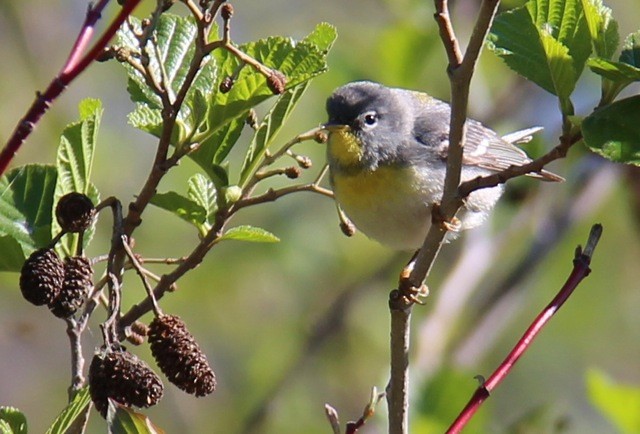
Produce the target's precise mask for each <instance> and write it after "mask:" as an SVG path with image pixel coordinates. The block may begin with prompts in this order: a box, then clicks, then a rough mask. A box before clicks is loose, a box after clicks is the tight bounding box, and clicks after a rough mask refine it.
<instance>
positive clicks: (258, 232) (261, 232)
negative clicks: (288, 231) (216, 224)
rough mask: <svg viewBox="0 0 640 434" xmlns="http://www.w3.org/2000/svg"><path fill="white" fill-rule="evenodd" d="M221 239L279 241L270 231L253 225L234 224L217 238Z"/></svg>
mask: <svg viewBox="0 0 640 434" xmlns="http://www.w3.org/2000/svg"><path fill="white" fill-rule="evenodd" d="M219 240H220V241H222V240H240V241H249V242H254V243H277V242H279V241H280V238H278V237H276V236H275V235H273V234H272V233H271V232H269V231H267V230H265V229H262V228H257V227H254V226H246V225H245V226H236V227H234V228H231V229H229V230H227V232H225V233H224V235H222V236H221V237H220V238H219Z"/></svg>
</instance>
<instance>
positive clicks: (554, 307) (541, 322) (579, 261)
mask: <svg viewBox="0 0 640 434" xmlns="http://www.w3.org/2000/svg"><path fill="white" fill-rule="evenodd" d="M600 235H602V226H601V225H599V224H596V225H594V226H593V227H592V228H591V233H590V234H589V239H588V240H587V245H586V247H585V249H584V250H582V248H581V247H580V246H578V248H577V249H576V254H575V257H574V259H573V270H572V271H571V274H570V275H569V277H568V278H567V281H566V282H565V284H564V286H563V287H562V288H561V289H560V291H559V292H558V294H557V295H556V296H555V297H554V299H553V300H552V301H551V302H550V303H549V304H548V305H547V307H545V308H544V309H543V310H542V312H540V313H539V314H538V316H537V317H536V319H535V320H534V321H533V322H532V323H531V325H530V326H529V328H528V329H527V331H526V332H525V333H524V334H523V335H522V337H521V338H520V340H519V341H518V343H517V344H516V345H515V347H514V348H513V349H512V350H511V352H510V353H509V354H508V355H507V357H506V358H505V359H504V360H503V361H502V363H501V364H500V366H498V369H496V370H495V371H494V372H493V374H491V376H490V377H489V378H488V379H487V380H486V381H485V382H484V383H483V384H481V385H480V386H479V387H478V388H477V389H476V391H475V392H474V394H473V396H472V397H471V399H470V400H469V402H468V403H467V405H466V406H465V407H464V409H463V410H462V412H460V415H458V417H457V418H456V420H455V421H454V422H453V424H451V426H450V427H449V429H448V430H447V433H451V434H453V433H459V432H460V431H461V430H462V428H464V427H465V425H466V424H467V423H468V422H469V420H471V417H473V415H474V414H475V412H476V411H477V410H478V409H479V408H480V406H481V405H482V403H483V402H484V401H485V400H486V399H487V398H488V397H489V395H490V393H491V391H493V389H495V388H496V387H497V386H498V384H500V382H502V380H504V379H505V378H506V376H507V375H508V374H509V372H510V371H511V369H512V368H513V366H514V365H515V363H516V362H517V361H518V359H520V357H521V356H522V355H523V354H524V352H525V351H526V350H527V349H528V348H529V347H530V346H531V343H532V342H533V340H534V339H535V338H536V336H538V333H540V331H541V330H542V328H543V327H544V326H545V325H546V324H547V323H548V322H549V320H550V319H551V317H553V315H554V314H555V313H556V312H557V311H558V309H560V307H561V306H562V305H563V304H564V302H565V301H567V299H568V298H569V297H570V296H571V294H572V293H573V291H574V290H575V289H576V287H577V286H578V284H579V283H580V282H581V281H582V279H584V278H585V277H587V276H588V275H589V273H590V272H591V269H590V268H589V264H590V263H591V257H592V256H593V251H594V249H595V247H596V245H597V243H598V240H599V239H600Z"/></svg>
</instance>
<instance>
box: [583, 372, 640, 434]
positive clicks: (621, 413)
mask: <svg viewBox="0 0 640 434" xmlns="http://www.w3.org/2000/svg"><path fill="white" fill-rule="evenodd" d="M587 391H588V393H589V400H590V401H591V403H592V404H593V405H594V406H595V407H596V408H598V410H600V411H601V412H602V414H603V415H604V416H605V417H606V418H607V419H608V420H609V421H610V422H611V423H613V424H614V425H615V426H616V427H617V428H618V430H619V431H618V432H620V433H622V434H633V433H638V432H640V412H639V411H638V409H639V408H640V387H637V386H635V387H634V386H626V385H622V384H616V383H615V382H614V381H612V380H611V379H610V378H608V377H607V375H605V373H603V372H600V371H597V370H595V369H591V370H589V372H587Z"/></svg>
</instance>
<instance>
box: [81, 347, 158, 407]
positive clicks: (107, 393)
mask: <svg viewBox="0 0 640 434" xmlns="http://www.w3.org/2000/svg"><path fill="white" fill-rule="evenodd" d="M89 392H90V394H91V399H92V400H93V404H94V405H95V406H96V409H97V410H98V411H99V412H100V414H102V416H103V417H106V415H107V409H108V408H109V401H108V398H111V399H113V400H114V401H116V402H118V403H120V404H122V405H124V406H126V407H131V406H136V407H150V406H152V405H156V404H157V403H158V401H160V399H161V398H162V394H163V392H164V386H163V385H162V382H161V381H160V378H159V377H158V376H157V375H156V374H155V372H153V371H152V370H151V368H150V367H149V366H148V365H147V364H146V363H145V362H143V361H142V360H140V359H138V358H137V357H136V356H134V355H133V354H131V353H129V352H128V351H110V352H107V353H99V354H96V355H95V356H93V360H92V361H91V366H90V367H89Z"/></svg>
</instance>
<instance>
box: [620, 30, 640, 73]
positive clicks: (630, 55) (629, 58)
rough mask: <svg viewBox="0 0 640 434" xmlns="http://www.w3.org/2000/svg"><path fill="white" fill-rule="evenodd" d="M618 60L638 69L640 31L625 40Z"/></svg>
mask: <svg viewBox="0 0 640 434" xmlns="http://www.w3.org/2000/svg"><path fill="white" fill-rule="evenodd" d="M619 60H620V62H622V63H626V64H628V65H631V66H634V67H635V68H636V69H638V68H640V30H639V31H637V32H635V33H631V34H630V35H629V36H627V37H626V38H625V40H624V43H623V44H622V52H621V53H620V58H619Z"/></svg>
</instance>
